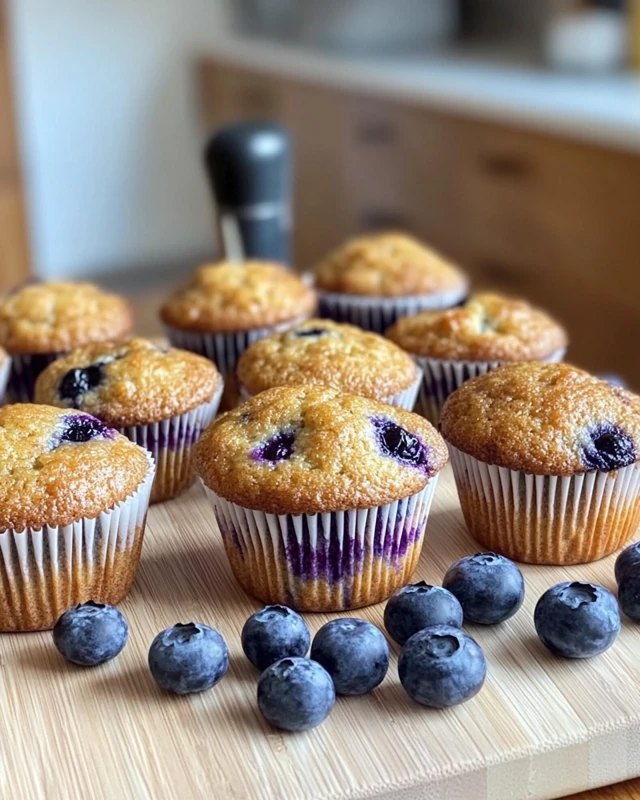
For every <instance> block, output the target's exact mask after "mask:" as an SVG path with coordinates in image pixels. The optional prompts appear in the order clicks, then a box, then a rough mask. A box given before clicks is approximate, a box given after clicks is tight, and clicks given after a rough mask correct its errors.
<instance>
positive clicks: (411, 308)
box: [318, 285, 468, 333]
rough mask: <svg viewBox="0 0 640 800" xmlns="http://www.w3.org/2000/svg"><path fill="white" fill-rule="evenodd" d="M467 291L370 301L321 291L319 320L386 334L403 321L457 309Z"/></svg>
mask: <svg viewBox="0 0 640 800" xmlns="http://www.w3.org/2000/svg"><path fill="white" fill-rule="evenodd" d="M467 291H468V287H467V286H466V285H465V286H460V287H458V288H457V289H450V290H449V291H447V292H437V293H435V292H434V293H433V294H419V295H412V296H406V297H373V296H372V297H369V296H364V295H352V294H346V293H339V292H323V291H320V290H318V300H319V316H320V317H328V318H329V319H333V320H335V321H336V322H349V323H350V324H351V325H358V326H359V327H360V328H364V330H366V331H374V332H375V333H384V332H385V331H386V330H387V329H388V328H390V327H391V326H392V325H393V324H394V322H397V321H398V320H399V319H400V317H406V316H408V315H409V314H417V313H418V312H419V311H433V310H437V309H440V308H451V307H452V306H455V305H457V304H458V303H459V302H460V301H461V300H464V298H465V297H466V296H467Z"/></svg>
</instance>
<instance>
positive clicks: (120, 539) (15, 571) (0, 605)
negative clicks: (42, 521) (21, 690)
mask: <svg viewBox="0 0 640 800" xmlns="http://www.w3.org/2000/svg"><path fill="white" fill-rule="evenodd" d="M154 474H155V463H154V461H153V459H152V458H151V456H149V470H148V472H147V475H146V477H145V478H144V480H143V482H142V483H141V484H140V485H139V486H138V488H137V489H136V491H135V492H134V493H133V494H131V495H129V497H127V498H126V499H125V500H122V501H121V502H119V503H117V504H116V505H115V506H114V507H113V508H111V509H109V510H107V511H103V512H102V513H101V514H99V515H98V516H97V517H96V518H94V519H88V518H86V517H85V518H83V519H79V520H77V521H76V522H72V523H71V524H70V525H64V526H54V525H45V526H44V527H42V528H39V529H35V528H25V529H24V530H21V531H18V530H13V529H9V530H5V531H2V532H1V533H0V630H1V631H35V630H45V629H48V628H52V627H53V625H54V624H55V622H56V620H57V619H58V617H59V616H60V615H61V614H62V613H63V612H64V611H66V609H67V608H69V607H70V606H74V605H77V604H78V603H84V602H86V601H87V600H93V601H95V602H97V603H110V604H112V605H114V604H116V603H119V602H120V601H121V600H122V599H123V597H124V596H125V595H126V594H127V592H128V591H129V588H130V586H131V584H132V582H133V579H134V576H135V572H136V568H137V566H138V560H139V558H140V550H141V548H142V539H143V535H144V528H145V521H146V515H147V508H148V506H149V495H150V493H151V485H152V483H153V477H154Z"/></svg>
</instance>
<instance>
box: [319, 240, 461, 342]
mask: <svg viewBox="0 0 640 800" xmlns="http://www.w3.org/2000/svg"><path fill="white" fill-rule="evenodd" d="M315 284H316V288H317V289H318V292H319V297H320V312H321V313H320V316H322V317H329V318H330V319H334V320H336V321H337V322H351V323H353V324H354V325H359V326H360V327H361V328H365V329H366V330H371V331H375V332H376V333H384V331H385V330H386V329H387V328H388V327H389V326H390V325H392V324H393V323H394V322H395V321H396V320H397V319H398V318H399V317H403V316H405V314H415V313H416V312H418V311H422V310H423V309H428V308H430V309H433V308H449V307H450V306H453V305H455V304H456V303H458V302H460V300H462V299H463V298H464V297H465V295H466V294H467V279H466V278H465V276H464V275H463V273H462V272H461V271H460V270H459V269H458V268H457V267H455V266H453V264H451V263H449V262H448V261H447V260H446V259H444V258H443V257H442V256H441V255H440V254H439V253H436V252H435V251H433V250H431V249H430V248H428V247H426V246H425V245H423V244H421V243H420V242H418V241H416V240H415V239H412V238H411V237H409V236H406V235H404V234H401V233H382V234H375V235H371V236H362V237H359V238H357V239H352V240H350V241H348V242H347V243H346V244H344V245H343V246H342V247H340V248H339V249H338V250H336V251H335V252H334V253H331V254H330V255H329V257H328V258H327V259H326V260H325V261H323V262H322V263H321V264H320V265H319V266H318V267H317V268H316V270H315Z"/></svg>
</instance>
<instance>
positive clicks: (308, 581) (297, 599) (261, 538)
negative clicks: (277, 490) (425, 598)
mask: <svg viewBox="0 0 640 800" xmlns="http://www.w3.org/2000/svg"><path fill="white" fill-rule="evenodd" d="M437 482H438V476H437V475H436V476H435V477H433V478H431V480H430V481H429V483H428V484H427V485H426V486H425V488H424V489H422V490H421V491H420V492H418V493H417V494H414V495H412V496H411V497H407V498H405V499H402V500H396V501H395V502H394V503H390V504H388V505H384V506H378V507H376V508H368V509H363V510H350V511H337V512H331V513H326V514H300V515H292V514H280V515H276V514H266V513H264V512H262V511H253V510H251V509H248V508H243V507H242V506H239V505H236V504H235V503H231V502H229V501H227V500H224V499H223V498H222V497H220V496H219V495H217V494H216V493H215V492H213V491H212V490H211V489H209V487H207V486H206V485H205V484H204V483H203V486H204V488H205V492H206V494H207V496H208V497H209V499H210V501H211V503H212V505H213V509H214V514H215V517H216V520H217V522H218V527H219V528H220V532H221V534H222V539H223V541H224V546H225V550H226V552H227V556H228V558H229V562H230V564H231V569H232V571H233V573H234V575H235V577H236V579H237V580H238V582H239V583H240V585H241V586H242V587H243V589H244V590H245V591H246V592H248V593H249V594H250V595H253V596H254V597H256V598H258V599H259V600H261V601H262V602H264V603H283V604H285V605H288V606H291V607H292V608H296V609H298V610H299V611H346V610H348V609H351V608H359V607H361V606H368V605H372V604H374V603H379V602H380V601H381V600H384V599H386V598H387V597H389V596H390V595H391V594H393V592H395V591H396V589H398V588H399V587H400V586H404V585H405V584H406V583H408V582H409V580H410V579H411V576H412V574H413V572H414V570H415V568H416V566H417V564H418V559H419V557H420V551H421V550H422V542H423V539H424V530H425V526H426V523H427V517H428V515H429V509H430V507H431V501H432V500H433V494H434V492H435V488H436V485H437Z"/></svg>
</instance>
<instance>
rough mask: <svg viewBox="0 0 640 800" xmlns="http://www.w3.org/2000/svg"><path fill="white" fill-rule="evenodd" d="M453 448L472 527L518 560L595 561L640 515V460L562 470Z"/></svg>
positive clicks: (485, 542)
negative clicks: (517, 466) (534, 470)
mask: <svg viewBox="0 0 640 800" xmlns="http://www.w3.org/2000/svg"><path fill="white" fill-rule="evenodd" d="M449 454H450V456H451V464H452V466H453V472H454V475H455V479H456V486H457V488H458V496H459V498H460V505H461V506H462V512H463V514H464V518H465V522H466V524H467V528H468V529H469V533H470V534H471V535H472V536H473V538H474V539H476V540H477V541H478V542H480V544H482V545H483V546H484V547H486V548H488V549H490V550H493V551H494V552H497V553H502V554H503V555H505V556H507V557H508V558H512V559H514V560H515V561H524V562H527V563H530V564H557V565H562V564H581V563H584V562H588V561H596V560H597V559H599V558H603V557H604V556H606V555H608V554H609V553H612V552H614V551H615V550H618V549H619V548H620V547H622V546H623V545H624V544H625V542H627V541H628V540H629V539H630V538H631V536H632V535H633V534H634V533H635V531H636V528H637V527H638V523H639V522H640V462H636V463H635V464H631V465H629V466H628V467H623V468H622V469H619V470H615V471H612V472H599V471H592V472H585V473H581V474H578V475H573V476H570V477H563V476H555V475H528V474H526V473H524V472H518V471H515V470H510V469H506V468H505V467H497V466H494V465H491V464H485V463H484V462H482V461H479V460H478V459H476V458H473V457H472V456H470V455H467V454H466V453H463V452H462V451H460V450H458V449H457V448H455V447H453V446H452V445H450V444H449Z"/></svg>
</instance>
